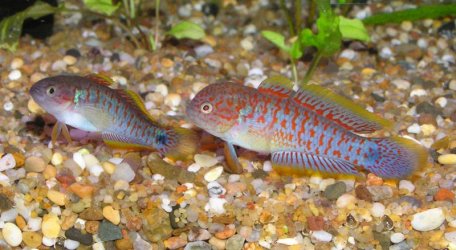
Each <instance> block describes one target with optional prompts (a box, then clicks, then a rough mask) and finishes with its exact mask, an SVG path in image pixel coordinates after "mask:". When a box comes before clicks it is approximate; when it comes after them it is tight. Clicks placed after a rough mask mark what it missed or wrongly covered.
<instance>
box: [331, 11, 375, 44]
mask: <svg viewBox="0 0 456 250" xmlns="http://www.w3.org/2000/svg"><path fill="white" fill-rule="evenodd" d="M339 31H340V33H341V34H342V38H346V39H355V40H360V41H363V42H368V41H369V40H370V37H369V33H367V30H366V27H364V24H363V22H362V21H361V20H359V19H348V18H345V17H343V16H339Z"/></svg>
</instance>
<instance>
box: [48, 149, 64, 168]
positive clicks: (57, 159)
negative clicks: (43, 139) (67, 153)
mask: <svg viewBox="0 0 456 250" xmlns="http://www.w3.org/2000/svg"><path fill="white" fill-rule="evenodd" d="M51 163H52V165H54V166H57V165H60V164H62V163H63V156H62V154H61V153H58V152H56V153H54V154H53V155H52V158H51Z"/></svg>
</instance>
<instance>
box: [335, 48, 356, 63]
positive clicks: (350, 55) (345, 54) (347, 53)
mask: <svg viewBox="0 0 456 250" xmlns="http://www.w3.org/2000/svg"><path fill="white" fill-rule="evenodd" d="M339 57H341V58H346V59H348V60H350V61H351V60H353V59H355V57H356V52H355V51H354V50H352V49H345V50H343V51H342V52H341V53H340V55H339Z"/></svg>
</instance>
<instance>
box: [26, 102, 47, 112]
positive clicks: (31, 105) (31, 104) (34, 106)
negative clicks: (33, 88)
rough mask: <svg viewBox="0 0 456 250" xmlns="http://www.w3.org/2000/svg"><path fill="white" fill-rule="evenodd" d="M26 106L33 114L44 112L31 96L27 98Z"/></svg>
mask: <svg viewBox="0 0 456 250" xmlns="http://www.w3.org/2000/svg"><path fill="white" fill-rule="evenodd" d="M27 108H28V110H29V111H30V112H32V113H33V114H44V113H45V111H44V109H43V108H41V107H40V105H38V103H36V102H35V101H34V100H33V99H32V98H30V99H29V101H28V103H27Z"/></svg>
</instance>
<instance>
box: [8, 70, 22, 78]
mask: <svg viewBox="0 0 456 250" xmlns="http://www.w3.org/2000/svg"><path fill="white" fill-rule="evenodd" d="M21 76H22V73H21V71H20V70H18V69H15V70H13V71H11V72H10V73H9V75H8V78H9V79H10V80H11V81H16V80H19V78H21Z"/></svg>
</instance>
